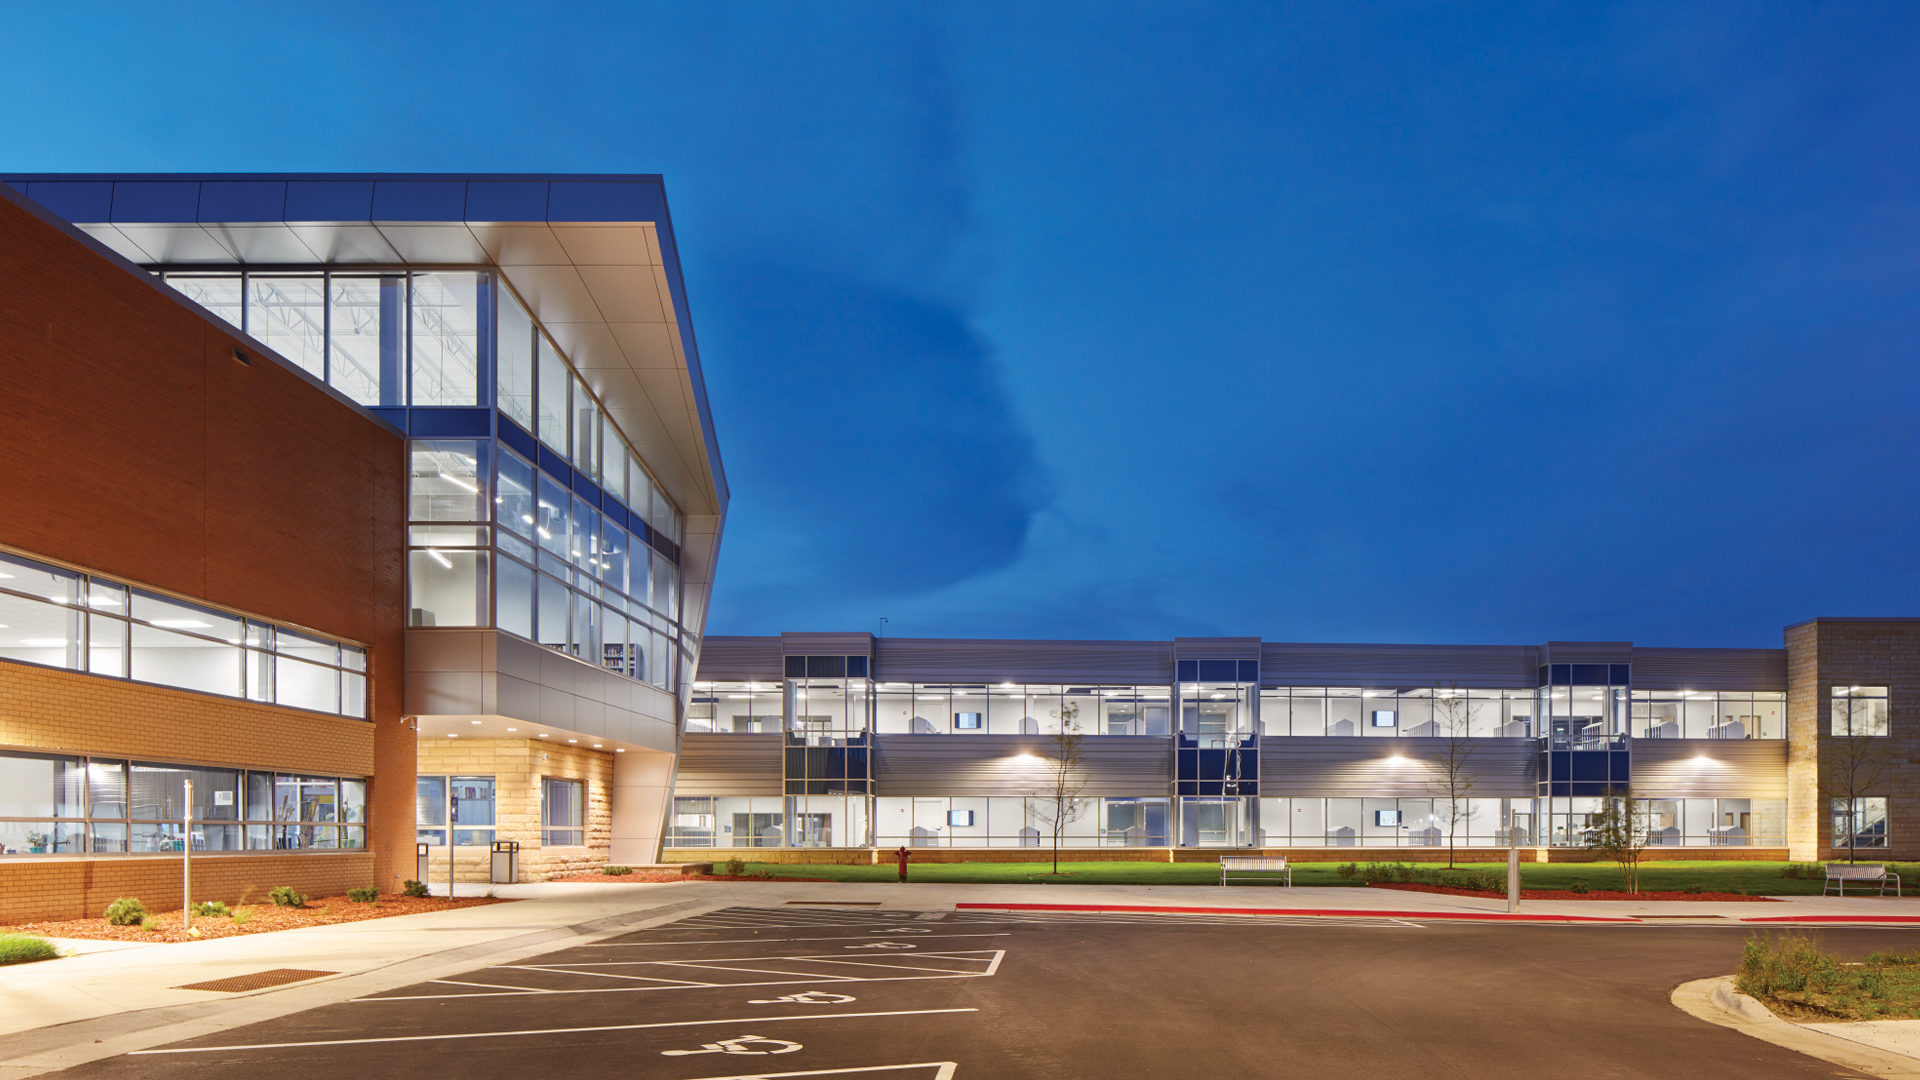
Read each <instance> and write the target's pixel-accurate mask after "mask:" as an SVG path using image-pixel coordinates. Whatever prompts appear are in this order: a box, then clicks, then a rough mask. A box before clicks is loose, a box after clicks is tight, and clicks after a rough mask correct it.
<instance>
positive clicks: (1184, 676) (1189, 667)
mask: <svg viewBox="0 0 1920 1080" xmlns="http://www.w3.org/2000/svg"><path fill="white" fill-rule="evenodd" d="M1174 668H1175V670H1176V671H1177V672H1178V674H1177V675H1175V676H1174V677H1175V678H1177V679H1179V680H1180V681H1181V682H1199V681H1200V665H1198V664H1196V663H1194V662H1193V661H1191V660H1182V661H1180V662H1179V663H1178V664H1176V665H1174Z"/></svg>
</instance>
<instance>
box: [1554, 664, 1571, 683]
mask: <svg viewBox="0 0 1920 1080" xmlns="http://www.w3.org/2000/svg"><path fill="white" fill-rule="evenodd" d="M1553 685H1555V686H1571V685H1573V665H1572V664H1555V665H1553Z"/></svg>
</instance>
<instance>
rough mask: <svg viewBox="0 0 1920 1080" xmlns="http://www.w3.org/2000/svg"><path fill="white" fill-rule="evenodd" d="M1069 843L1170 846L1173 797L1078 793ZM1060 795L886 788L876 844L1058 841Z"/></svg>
mask: <svg viewBox="0 0 1920 1080" xmlns="http://www.w3.org/2000/svg"><path fill="white" fill-rule="evenodd" d="M1075 802H1076V811H1077V812H1076V813H1074V814H1072V815H1070V816H1069V819H1068V820H1067V821H1065V822H1064V823H1063V826H1062V829H1061V838H1060V844H1061V846H1062V847H1083V848H1084V847H1166V846H1167V843H1168V830H1167V822H1168V821H1169V820H1170V811H1169V809H1168V800H1167V799H1165V798H1131V799H1120V798H1087V799H1078V800H1075ZM1054 811H1055V806H1054V802H1053V800H1052V799H1046V798H1033V797H1022V796H1016V795H1007V796H979V797H962V796H954V797H947V796H920V797H907V796H885V795H883V796H879V797H877V798H875V799H874V800H873V815H874V844H875V845H876V846H878V847H882V848H890V847H902V846H904V847H909V848H913V847H982V848H1021V847H1025V848H1043V847H1051V846H1052V844H1053V827H1054V816H1055V815H1054Z"/></svg>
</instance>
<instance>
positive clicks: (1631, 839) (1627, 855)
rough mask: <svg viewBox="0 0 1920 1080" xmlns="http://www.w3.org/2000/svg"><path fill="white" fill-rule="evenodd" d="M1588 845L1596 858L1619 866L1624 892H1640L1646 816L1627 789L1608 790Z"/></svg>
mask: <svg viewBox="0 0 1920 1080" xmlns="http://www.w3.org/2000/svg"><path fill="white" fill-rule="evenodd" d="M1591 828H1592V830H1593V835H1592V838H1591V839H1590V840H1588V841H1587V846H1588V847H1589V848H1591V849H1592V850H1593V853H1594V854H1595V855H1598V856H1600V857H1601V858H1603V859H1610V860H1612V861H1613V862H1616V863H1619V864H1620V875H1621V876H1622V877H1624V878H1626V881H1627V891H1628V892H1630V893H1638V892H1639V891H1640V856H1641V855H1642V854H1643V853H1644V852H1645V851H1646V850H1647V815H1646V811H1645V810H1643V809H1642V808H1641V806H1640V803H1639V801H1638V800H1636V799H1635V798H1634V797H1633V791H1632V789H1630V788H1608V789H1607V791H1606V794H1604V795H1602V796H1601V797H1600V812H1599V813H1597V814H1595V815H1593V823H1592V826H1591Z"/></svg>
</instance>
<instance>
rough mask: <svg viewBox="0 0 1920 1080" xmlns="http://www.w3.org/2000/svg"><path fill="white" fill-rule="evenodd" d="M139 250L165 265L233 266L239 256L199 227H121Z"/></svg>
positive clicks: (129, 225) (124, 225)
mask: <svg viewBox="0 0 1920 1080" xmlns="http://www.w3.org/2000/svg"><path fill="white" fill-rule="evenodd" d="M118 227H119V229H120V231H121V232H123V233H125V234H126V237H127V239H128V240H130V241H132V242H133V243H134V245H135V246H137V247H138V248H139V249H140V250H142V251H144V252H146V253H147V254H148V255H150V256H152V257H153V261H155V262H163V263H230V262H233V261H234V260H235V259H236V258H238V257H239V256H238V254H237V253H236V252H235V251H234V250H233V249H232V248H229V247H227V246H226V245H225V244H222V243H221V242H220V241H219V240H218V239H216V238H215V237H214V235H213V234H212V233H209V232H208V231H207V230H205V229H203V228H201V227H200V226H198V225H134V224H123V225H120V226H118Z"/></svg>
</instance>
